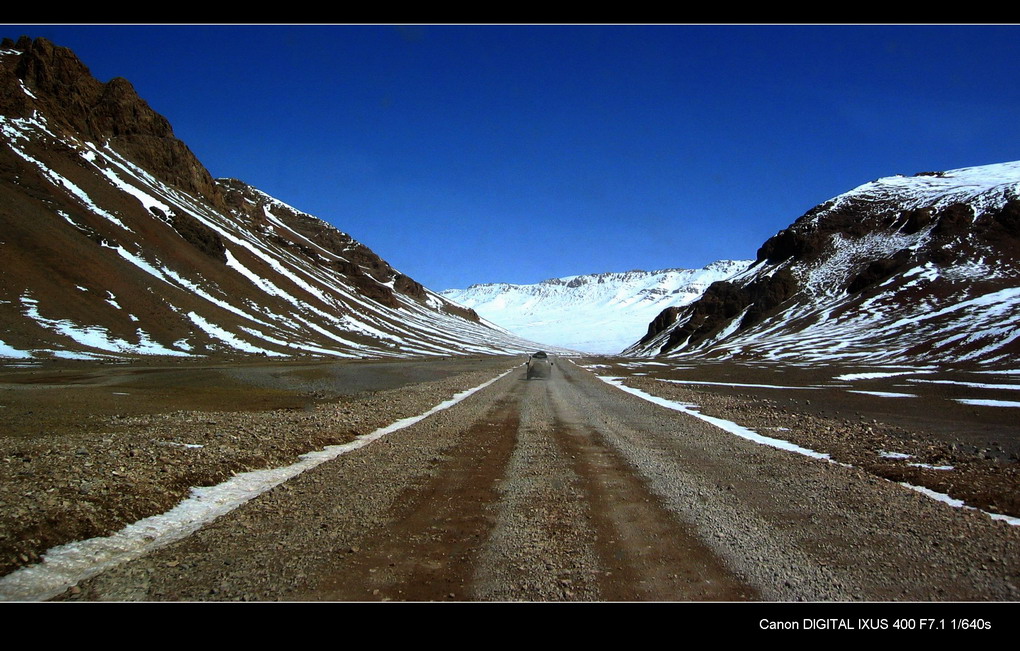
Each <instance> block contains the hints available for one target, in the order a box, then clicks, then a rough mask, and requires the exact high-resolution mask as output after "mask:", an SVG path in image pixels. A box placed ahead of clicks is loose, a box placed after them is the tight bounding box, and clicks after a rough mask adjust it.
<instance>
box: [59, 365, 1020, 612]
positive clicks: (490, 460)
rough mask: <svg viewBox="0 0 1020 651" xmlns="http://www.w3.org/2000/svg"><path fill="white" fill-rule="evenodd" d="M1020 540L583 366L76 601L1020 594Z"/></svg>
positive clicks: (171, 551) (260, 501)
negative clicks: (627, 389) (763, 442)
mask: <svg viewBox="0 0 1020 651" xmlns="http://www.w3.org/2000/svg"><path fill="white" fill-rule="evenodd" d="M1018 586H1020V532H1018V531H1017V528H1015V527H1010V526H1008V525H1006V524H1004V523H1001V522H994V521H992V520H990V519H989V518H987V517H986V516H984V515H982V514H980V513H976V512H973V511H962V510H959V509H953V508H951V507H949V506H946V505H944V504H941V503H938V502H935V501H932V500H930V499H928V498H926V497H924V496H921V495H919V494H917V493H915V492H913V491H910V490H907V489H905V488H903V487H900V486H898V485H896V484H894V483H892V482H888V481H884V480H880V479H877V478H875V477H873V476H870V475H867V474H865V473H863V472H861V471H858V470H855V469H853V468H847V467H843V466H840V465H837V464H833V463H829V462H826V461H824V460H818V459H809V458H806V457H801V456H799V455H796V454H792V453H789V452H784V451H781V450H776V449H772V448H768V447H763V446H760V445H756V444H754V443H751V442H748V441H745V440H743V439H739V438H737V437H734V436H732V435H730V434H727V433H726V432H723V431H721V430H719V429H717V428H714V427H712V426H711V425H708V424H707V423H704V422H702V421H699V420H697V419H695V418H693V417H691V416H688V415H685V414H681V413H678V412H675V411H671V410H668V409H664V408H662V407H659V406H656V405H653V404H650V403H648V402H646V401H644V400H642V399H640V398H638V397H636V396H633V395H629V394H626V393H624V392H622V391H620V390H619V389H616V388H614V387H611V386H609V385H607V384H606V383H605V382H603V381H601V380H600V379H598V378H597V377H596V376H595V375H593V374H592V373H591V372H589V371H586V370H584V369H582V368H579V367H577V366H575V365H574V364H573V363H571V362H569V361H567V360H557V362H556V366H555V369H554V371H553V373H552V377H551V378H549V379H547V380H546V379H541V380H526V379H525V376H524V368H523V367H520V368H518V369H516V370H514V371H513V372H511V373H510V374H509V375H507V376H506V377H504V378H503V379H501V380H499V381H498V382H496V383H494V384H492V385H491V386H490V387H488V388H486V389H484V390H482V391H480V392H478V393H477V394H475V395H473V396H471V397H470V398H469V399H467V400H464V401H463V402H461V403H459V404H457V405H455V406H453V407H451V408H449V409H447V410H445V411H441V412H439V413H437V414H435V415H433V416H431V417H429V418H428V419H426V420H424V421H422V422H420V423H418V424H416V425H414V426H411V427H408V428H406V429H403V430H400V431H398V432H394V433H392V434H390V435H388V436H387V437H385V438H383V439H381V440H379V441H377V442H375V443H373V444H371V445H369V446H366V447H364V448H361V449H359V450H356V451H354V452H351V453H349V454H345V455H343V456H340V457H338V458H337V459H336V460H334V461H331V462H328V463H325V464H323V465H321V466H318V467H317V468H315V469H313V470H311V471H308V472H306V473H304V474H302V475H300V476H298V477H296V478H294V479H292V480H290V481H288V482H286V483H285V484H282V485H281V486H279V487H278V488H276V489H273V490H272V491H269V492H267V493H265V494H263V495H261V496H260V497H258V498H256V499H254V500H252V501H250V502H248V503H247V504H245V505H244V506H242V507H240V508H238V509H237V510H235V511H233V512H231V513H229V514H228V515H226V516H223V517H221V518H220V519H218V520H216V521H215V522H213V523H212V524H210V525H207V526H206V527H205V528H203V529H202V530H200V531H198V532H196V533H195V534H193V535H191V536H190V537H188V538H186V539H184V540H182V541H180V542H178V543H175V544H172V545H170V546H167V547H164V548H162V549H159V550H156V551H154V552H152V553H150V554H148V555H146V556H144V557H142V558H140V559H137V560H135V561H132V562H129V563H126V564H123V565H121V566H119V567H116V568H114V569H112V570H109V571H107V572H106V573H104V574H101V575H99V576H97V577H95V578H93V579H90V580H88V581H85V582H83V583H81V584H80V585H78V586H76V588H74V589H73V590H72V591H69V592H68V593H65V595H63V597H62V598H66V599H102V600H109V599H113V600H237V599H243V600H385V599H388V600H682V601H687V600H723V601H730V600H759V599H765V600H790V601H797V600H812V601H818V600H858V599H859V600H900V599H903V600H1015V599H1018V598H1020V591H1018Z"/></svg>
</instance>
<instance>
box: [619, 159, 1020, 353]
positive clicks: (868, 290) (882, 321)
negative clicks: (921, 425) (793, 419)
mask: <svg viewBox="0 0 1020 651" xmlns="http://www.w3.org/2000/svg"><path fill="white" fill-rule="evenodd" d="M1018 257H1020V162H1011V163H1001V164H995V165H986V166H981V167H969V168H964V169H957V170H950V171H946V172H926V173H920V174H917V175H914V176H911V177H904V176H893V177H889V178H882V179H879V180H877V181H873V182H871V183H866V184H864V185H862V186H860V187H858V188H856V189H854V190H851V191H850V192H847V193H845V194H842V195H840V196H838V197H835V198H834V199H831V200H829V201H827V202H825V203H824V204H822V205H820V206H817V207H816V208H814V209H812V210H811V211H809V212H808V213H807V214H805V215H804V216H803V217H801V218H800V219H798V220H797V221H796V222H794V223H793V224H792V225H791V226H790V227H789V228H786V229H784V230H783V231H781V232H779V233H777V234H776V235H775V236H773V237H772V238H770V239H769V240H768V241H767V242H765V244H764V245H763V246H762V247H761V249H759V251H758V256H757V260H756V261H755V263H754V265H753V266H751V267H750V268H749V269H747V270H746V271H745V272H743V273H741V274H739V275H737V276H735V277H733V278H732V279H730V280H729V281H725V282H719V283H715V284H713V285H712V286H711V287H709V288H708V290H707V291H706V292H705V295H704V296H702V297H701V298H700V299H699V300H698V301H696V302H694V303H692V304H690V305H688V306H686V307H683V308H681V309H673V310H669V311H665V312H663V313H662V314H661V315H660V316H659V317H658V319H656V322H655V323H653V324H652V326H651V327H650V328H649V332H648V334H647V335H646V336H645V337H644V338H642V339H641V340H640V341H638V342H637V343H635V344H634V345H632V346H631V347H629V348H628V349H627V351H626V353H627V354H631V355H644V356H652V355H667V356H688V355H696V356H713V357H720V358H727V357H732V358H748V359H782V360H789V361H802V362H819V361H825V360H842V361H853V362H860V363H890V364H904V363H943V364H968V363H971V364H980V365H983V366H986V367H1000V366H1001V367H1007V368H1016V367H1017V366H1018V362H1020V341H1018V338H1020V259H1018Z"/></svg>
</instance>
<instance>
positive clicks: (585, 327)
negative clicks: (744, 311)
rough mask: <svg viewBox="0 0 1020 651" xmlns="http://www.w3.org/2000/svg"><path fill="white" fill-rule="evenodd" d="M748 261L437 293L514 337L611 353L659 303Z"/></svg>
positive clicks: (675, 301) (684, 296) (685, 295)
mask: <svg viewBox="0 0 1020 651" xmlns="http://www.w3.org/2000/svg"><path fill="white" fill-rule="evenodd" d="M750 264H751V263H750V261H749V260H747V261H740V260H736V261H735V260H720V261H718V262H713V263H712V264H710V265H708V266H706V267H705V268H704V269H663V270H660V271H627V272H623V273H600V274H588V275H583V276H568V277H566V278H553V279H551V280H546V281H543V282H541V283H538V284H535V285H513V284H508V283H492V284H480V285H472V286H470V287H468V288H467V289H449V290H446V291H444V292H441V294H442V295H443V296H445V297H446V298H449V299H450V300H453V301H456V302H457V303H460V304H462V305H465V306H467V307H469V308H471V309H474V310H475V311H477V312H478V313H479V314H480V315H482V316H483V317H484V318H486V319H488V320H490V321H493V322H495V323H498V324H500V325H501V326H503V327H505V328H507V329H508V330H510V331H511V332H514V333H516V334H518V335H521V336H522V337H526V338H528V339H535V340H536V341H545V342H549V343H552V344H556V345H558V346H563V347H565V348H571V349H574V350H580V351H584V352H591V353H605V354H615V353H618V352H620V351H621V350H623V348H625V347H626V346H627V345H629V344H631V343H632V342H633V341H634V339H635V338H636V337H638V336H639V335H640V334H641V333H642V332H644V331H645V330H646V328H647V326H648V322H649V321H650V320H652V319H653V318H654V317H655V315H657V314H659V313H660V312H661V311H662V310H663V309H665V308H667V307H670V306H682V305H687V304H688V303H691V302H692V301H694V300H696V299H697V298H698V297H699V296H701V294H702V293H703V292H704V291H705V289H706V288H708V286H709V285H711V284H712V283H714V282H716V281H719V280H724V279H726V278H729V277H730V276H732V275H734V274H736V273H739V272H741V271H743V270H744V269H746V268H747V267H748V266H749V265H750Z"/></svg>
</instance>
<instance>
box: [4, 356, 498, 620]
mask: <svg viewBox="0 0 1020 651" xmlns="http://www.w3.org/2000/svg"><path fill="white" fill-rule="evenodd" d="M512 371H513V369H510V370H509V371H507V372H506V373H503V374H501V375H499V376H497V377H495V378H493V379H491V380H489V381H488V382H484V383H482V384H480V385H478V386H476V387H473V388H471V389H467V390H465V391H461V392H460V393H458V394H456V395H455V396H453V397H452V398H450V399H449V400H444V401H443V402H441V403H439V404H438V405H436V406H435V407H433V408H432V409H430V410H428V411H426V412H425V413H423V414H419V415H418V416H411V417H408V418H403V419H401V420H398V421H396V422H394V423H392V424H390V425H387V426H386V427H380V428H379V429H377V430H375V431H374V432H371V433H369V434H363V435H361V436H359V437H357V438H356V439H355V440H353V441H351V442H350V443H346V444H344V445H330V446H327V447H325V448H323V449H322V450H318V451H316V452H309V453H307V454H303V455H301V457H300V460H299V461H298V462H297V463H294V464H291V465H289V466H285V467H282V468H269V469H266V470H254V471H251V472H245V473H240V474H237V475H234V476H233V477H231V478H230V479H229V480H227V481H225V482H223V483H221V484H218V485H216V486H208V487H197V488H192V489H191V497H190V498H189V499H186V500H184V501H183V502H181V503H180V504H178V505H177V506H176V507H174V508H173V509H171V510H170V511H167V512H166V513H162V514H160V515H155V516H152V517H149V518H145V519H143V520H139V521H138V522H135V523H134V524H130V525H128V526H127V527H125V528H124V529H122V530H120V531H118V532H117V533H115V534H113V535H112V536H107V537H104V538H92V539H90V540H82V541H77V542H73V543H69V544H67V545H61V546H60V547H56V548H54V549H51V550H49V551H48V552H46V554H44V556H43V560H42V562H41V563H39V564H38V565H30V566H27V567H24V568H22V569H20V570H18V571H16V572H12V573H11V574H8V575H6V576H4V577H0V601H41V600H46V599H50V598H52V597H55V596H57V595H59V594H60V593H61V592H63V591H65V590H67V589H68V588H70V587H71V586H73V585H75V584H77V583H79V582H80V581H83V580H85V579H89V578H91V577H93V576H96V575H97V574H99V573H101V572H103V571H105V570H108V569H110V568H111V567H115V566H117V565H120V564H121V563H125V562H127V561H130V560H132V559H135V558H138V557H140V556H142V555H144V554H147V553H149V552H150V551H152V550H154V549H158V548H159V547H163V546H165V545H169V544H170V543H172V542H175V541H177V540H180V539H182V538H184V537H185V536H188V535H190V534H192V533H194V532H195V531H197V530H198V529H199V528H200V527H202V526H204V525H206V524H208V523H209V522H212V521H213V520H215V519H216V518H219V517H220V516H222V515H224V514H226V513H229V512H230V511H233V510H234V509H236V508H237V507H239V506H241V505H242V504H244V503H245V502H247V501H248V500H250V499H252V498H254V497H257V496H258V495H261V494H262V493H264V492H266V491H268V490H270V489H272V488H274V487H276V486H278V485H280V484H282V483H283V482H285V481H287V480H288V479H291V478H293V477H296V476H297V475H300V474H301V473H303V472H305V471H307V470H311V469H312V468H314V467H316V466H318V465H319V464H322V463H325V462H327V461H331V460H333V459H335V458H337V457H338V456H340V455H341V454H346V453H348V452H352V451H354V450H357V449H360V448H363V447H365V446H366V445H369V444H370V443H372V442H373V441H377V440H379V439H380V438H382V437H384V436H386V435H387V434H391V433H393V432H396V431H398V430H401V429H404V428H405V427H410V426H411V425H414V424H415V423H417V422H420V421H422V420H424V419H426V418H428V417H429V416H431V415H433V414H435V413H436V412H439V411H442V410H443V409H449V408H450V407H452V406H453V405H455V404H457V403H458V402H460V401H461V400H464V399H465V398H467V397H468V396H470V395H472V394H474V393H476V392H478V391H480V390H482V389H484V388H485V387H487V386H489V385H490V384H492V383H493V382H495V381H496V380H499V379H500V378H502V377H504V376H505V375H507V374H509V373H511V372H512Z"/></svg>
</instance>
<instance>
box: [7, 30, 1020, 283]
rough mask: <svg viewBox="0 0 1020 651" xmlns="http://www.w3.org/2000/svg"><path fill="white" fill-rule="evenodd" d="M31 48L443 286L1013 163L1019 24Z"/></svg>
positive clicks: (600, 267) (662, 254)
mask: <svg viewBox="0 0 1020 651" xmlns="http://www.w3.org/2000/svg"><path fill="white" fill-rule="evenodd" d="M21 34H28V35H30V36H45V37H47V38H49V39H50V40H52V41H53V42H54V43H56V44H58V45H63V46H66V47H69V48H71V49H73V50H74V51H75V52H76V53H77V54H78V56H79V57H80V58H81V59H82V60H83V61H84V63H85V64H86V65H87V66H88V67H89V68H90V70H91V71H92V73H93V74H94V75H95V76H96V77H98V78H99V79H100V80H102V81H107V80H109V79H110V78H112V77H115V76H121V77H126V78H127V79H129V80H130V81H131V82H132V83H133V84H134V85H135V87H136V88H137V89H138V92H139V94H140V95H141V96H142V97H143V98H145V99H146V100H147V101H148V102H149V104H150V105H151V106H152V107H153V108H154V109H156V110H157V111H159V112H160V113H162V114H163V115H165V116H166V117H167V118H168V119H169V120H170V122H171V123H172V124H173V126H174V130H175V132H176V134H177V135H178V137H180V138H181V139H182V140H184V141H185V142H186V143H187V144H188V145H189V146H190V147H191V148H192V150H193V151H194V152H195V153H196V154H197V155H198V157H199V158H200V159H201V160H202V162H203V163H205V165H206V166H207V167H208V168H209V170H210V171H211V172H212V174H213V175H214V176H231V177H236V178H240V179H242V180H244V181H246V182H248V183H251V184H252V185H254V186H256V187H258V188H259V189H261V190H263V191H265V192H268V193H269V194H272V195H273V196H276V197H277V198H279V199H281V200H283V201H286V202H287V203H289V204H291V205H293V206H295V207H296V208H299V209H301V210H304V211H306V212H309V213H311V214H314V215H316V216H318V217H321V218H323V219H326V220H327V221H329V222H331V223H333V224H334V225H336V226H337V227H338V228H340V229H341V230H344V231H346V232H349V233H351V234H352V235H353V236H354V237H356V238H358V239H359V240H361V241H363V242H364V243H366V244H367V245H368V246H370V247H372V248H373V249H374V250H375V251H376V252H377V253H379V254H380V255H382V256H383V257H384V258H386V259H387V260H388V261H389V262H391V263H392V264H393V265H394V266H396V267H397V268H398V269H400V270H401V271H403V272H405V273H407V274H408V275H410V276H412V277H414V278H415V279H416V280H418V281H420V282H422V283H424V284H425V285H426V286H428V287H430V288H432V289H435V290H442V289H447V288H452V287H465V286H467V285H468V284H471V283H475V282H499V281H503V282H518V283H530V282H537V281H540V280H543V279H545V278H551V277H557V276H564V275H573V274H581V273H593V272H600V271H625V270H628V269H635V268H642V269H659V268H665V267H701V266H703V265H705V264H707V263H709V262H712V261H713V260H717V259H721V258H753V257H754V255H755V253H756V251H757V249H758V247H759V246H760V245H761V244H762V243H763V242H764V241H765V239H767V238H768V237H769V236H771V235H772V234H774V233H775V232H776V231H778V230H780V229H782V228H785V227H786V226H787V225H789V224H790V223H791V222H792V221H793V220H795V219H796V218H797V217H799V216H800V215H801V214H803V213H804V212H806V211H807V210H808V209H810V208H811V207H813V206H814V205H816V204H818V203H820V202H822V201H824V200H826V199H828V198H830V197H832V196H834V195H836V194H839V193H841V192H844V191H846V190H849V189H851V188H853V187H855V186H857V185H860V184H861V183H865V182H867V181H870V180H872V179H875V178H878V177H881V176H889V175H892V174H897V173H901V174H913V173H915V172H919V171H928V170H938V169H951V168H956V167H967V166H972V165H982V164H988V163H996V162H1003V161H1009V160H1017V159H1020V149H1018V148H1020V74H1018V69H1017V68H1018V65H1020V27H1016V26H926V27H911V26H785V27H784V26H620V27H617V26H575V27H560V26H521V27H512V26H412V27H394V26H377V27H371V26H369V27H363V26H179V27H170V26H21V25H7V26H4V29H3V30H2V32H0V35H7V36H10V37H12V38H17V37H18V36H20V35H21Z"/></svg>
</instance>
